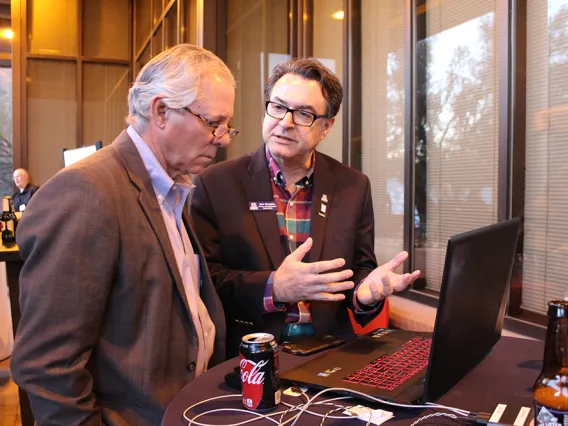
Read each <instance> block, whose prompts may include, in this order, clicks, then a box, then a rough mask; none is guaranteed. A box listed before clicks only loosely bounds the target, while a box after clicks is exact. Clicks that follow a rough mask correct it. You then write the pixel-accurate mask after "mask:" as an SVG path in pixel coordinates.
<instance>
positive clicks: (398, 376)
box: [343, 337, 432, 390]
mask: <svg viewBox="0 0 568 426" xmlns="http://www.w3.org/2000/svg"><path fill="white" fill-rule="evenodd" d="M431 344H432V339H431V338H429V337H415V338H414V339H412V340H410V341H408V342H407V343H405V344H404V345H403V346H402V347H401V348H400V349H399V350H397V351H396V352H394V353H392V354H390V355H386V356H381V357H379V358H377V359H376V360H374V361H372V362H370V363H369V364H367V365H366V366H364V367H363V368H360V369H359V370H357V371H355V372H354V373H351V374H350V375H348V376H347V377H344V378H343V380H344V381H346V382H350V383H358V384H360V385H364V386H373V387H377V388H381V389H387V390H394V389H396V388H397V387H398V386H400V385H401V384H402V383H404V382H405V381H407V380H408V379H410V378H411V377H412V376H414V375H415V374H417V373H418V372H419V371H420V370H422V369H423V368H424V367H426V366H427V365H428V358H429V356H430V345H431Z"/></svg>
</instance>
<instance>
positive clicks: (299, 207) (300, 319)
mask: <svg viewBox="0 0 568 426" xmlns="http://www.w3.org/2000/svg"><path fill="white" fill-rule="evenodd" d="M266 161H267V162H268V170H269V172H270V182H271V184H272V197H273V198H274V202H275V203H276V205H277V207H278V209H277V212H276V218H277V221H278V230H279V231H280V243H281V245H282V251H283V253H284V256H288V255H289V254H290V253H292V252H293V251H294V250H296V248H297V247H299V246H300V245H302V243H304V242H305V241H306V240H307V239H308V237H309V236H310V223H311V222H310V216H311V213H312V193H313V178H314V164H315V155H314V154H312V159H311V164H312V166H311V167H310V170H308V173H307V174H306V176H304V177H303V178H302V179H300V180H299V181H298V182H296V190H295V191H294V193H293V194H290V193H289V192H288V190H287V189H286V179H285V178H284V174H283V173H282V171H281V170H280V168H279V167H278V165H277V164H276V162H275V161H274V158H272V156H271V155H270V152H269V151H268V148H266ZM273 280H274V273H272V274H271V275H270V278H269V279H268V283H267V285H266V290H265V292H264V312H265V313H270V312H278V311H286V312H287V313H286V323H292V324H300V323H311V322H312V316H311V314H310V303H309V302H298V303H289V304H282V303H278V306H277V304H276V303H275V302H274V294H273V291H272V285H273Z"/></svg>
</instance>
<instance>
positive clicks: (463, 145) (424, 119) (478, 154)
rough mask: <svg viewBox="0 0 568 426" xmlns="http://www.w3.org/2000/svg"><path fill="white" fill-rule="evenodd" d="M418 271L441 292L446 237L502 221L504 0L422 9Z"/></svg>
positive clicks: (440, 4) (419, 21)
mask: <svg viewBox="0 0 568 426" xmlns="http://www.w3.org/2000/svg"><path fill="white" fill-rule="evenodd" d="M416 13H417V39H418V42H417V46H416V56H417V57H416V73H417V75H416V80H417V87H416V93H417V98H416V123H417V134H416V169H415V176H416V184H415V185H416V186H415V194H416V195H415V242H414V246H415V253H416V256H415V264H414V268H415V269H420V270H422V279H423V282H424V283H425V285H426V288H427V289H428V290H434V291H439V289H440V284H441V281H442V273H443V268H444V259H445V254H446V245H447V240H448V238H449V237H451V236H452V235H455V234H458V233H461V232H465V231H468V230H471V229H474V228H479V227H481V226H485V225H489V224H491V223H494V222H496V221H497V172H498V167H497V166H498V162H497V160H498V159H497V153H498V149H497V148H498V128H497V124H498V79H497V64H498V51H497V47H496V45H497V25H496V22H498V19H499V18H498V13H499V10H498V9H497V1H495V0H479V1H475V2H465V3H464V2H463V1H442V2H440V1H433V0H426V1H425V2H424V3H423V4H422V7H420V8H418V9H417V12H416Z"/></svg>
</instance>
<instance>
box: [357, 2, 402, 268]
mask: <svg viewBox="0 0 568 426" xmlns="http://www.w3.org/2000/svg"><path fill="white" fill-rule="evenodd" d="M361 61H362V67H361V69H362V76H361V93H362V139H363V141H362V157H363V158H362V169H363V170H362V171H363V173H365V174H366V175H367V176H368V177H369V180H370V181H371V190H372V195H373V209H374V213H375V253H376V255H377V261H378V262H379V264H382V263H385V262H387V261H389V260H390V259H391V258H392V257H393V256H394V255H396V254H397V253H398V252H399V251H401V250H402V248H403V231H404V229H403V225H404V123H405V117H404V100H405V93H404V66H405V63H404V2H401V1H399V0H383V1H380V2H378V1H375V0H363V1H362V2H361Z"/></svg>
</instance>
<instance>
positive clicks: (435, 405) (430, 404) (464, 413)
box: [426, 402, 473, 417]
mask: <svg viewBox="0 0 568 426" xmlns="http://www.w3.org/2000/svg"><path fill="white" fill-rule="evenodd" d="M426 405H428V406H429V407H434V408H445V409H446V410H448V411H452V412H454V413H458V414H462V415H464V416H466V417H467V416H469V415H470V414H473V413H472V412H471V411H467V410H462V409H461V408H454V407H448V406H446V405H442V404H436V403H435V402H427V403H426Z"/></svg>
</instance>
